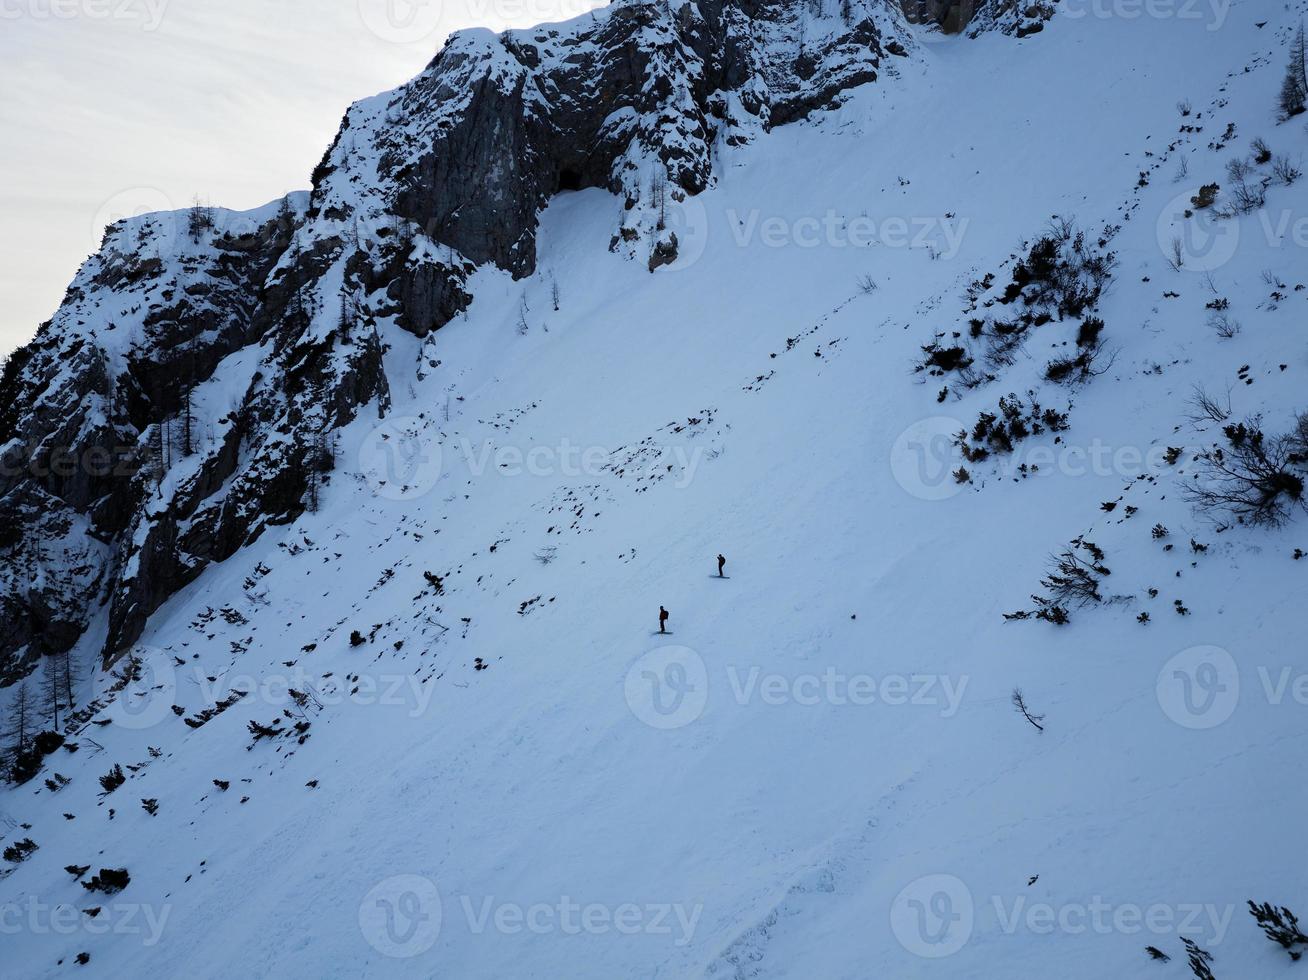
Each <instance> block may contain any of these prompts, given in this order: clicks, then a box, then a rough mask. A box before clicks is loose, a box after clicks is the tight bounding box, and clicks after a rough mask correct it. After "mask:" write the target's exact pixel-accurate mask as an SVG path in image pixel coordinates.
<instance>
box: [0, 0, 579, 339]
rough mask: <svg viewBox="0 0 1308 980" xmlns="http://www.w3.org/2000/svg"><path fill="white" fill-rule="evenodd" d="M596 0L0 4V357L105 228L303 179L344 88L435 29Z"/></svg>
mask: <svg viewBox="0 0 1308 980" xmlns="http://www.w3.org/2000/svg"><path fill="white" fill-rule="evenodd" d="M601 5H602V0H0V355H3V354H4V353H5V352H7V351H9V350H11V349H12V348H14V347H15V346H17V345H18V344H20V343H24V342H25V341H26V340H28V339H29V338H30V337H31V335H32V333H33V332H34V331H35V329H36V327H37V325H38V324H39V323H41V322H42V321H43V320H46V319H48V318H49V317H50V315H51V314H52V313H54V311H55V309H56V307H57V306H58V304H59V301H60V299H61V297H62V296H63V291H64V288H65V287H66V286H67V285H68V282H69V281H70V280H71V279H72V277H73V274H74V273H75V272H76V270H77V267H78V265H79V264H80V263H81V262H82V260H83V259H85V258H86V256H87V255H89V254H90V253H91V252H92V251H94V250H95V248H96V247H97V246H98V245H99V242H100V237H101V235H102V233H103V230H104V225H105V224H106V223H107V222H109V221H112V220H114V219H116V218H119V217H122V216H124V215H126V214H136V213H140V212H142V211H146V210H158V209H160V208H182V207H186V206H187V205H188V204H190V202H191V200H192V198H193V197H194V196H195V195H196V194H199V195H200V196H201V197H203V198H204V199H205V200H207V201H208V202H209V203H212V204H214V205H221V206H224V207H232V208H249V207H255V206H257V205H259V204H263V203H265V202H266V201H269V200H272V199H273V198H275V197H279V196H281V195H282V194H284V193H285V192H286V191H288V190H293V189H296V188H305V187H307V186H308V183H309V173H310V172H311V171H312V169H313V167H314V165H315V164H316V163H317V162H318V160H319V158H320V157H321V155H322V153H323V150H325V149H326V147H327V144H328V143H329V142H330V140H331V138H332V137H333V136H334V135H335V133H336V127H337V124H338V123H339V122H340V119H341V115H342V114H343V113H344V111H345V107H346V106H347V105H348V104H349V103H350V102H352V101H354V100H356V99H359V98H363V97H365V96H368V95H372V94H374V93H376V92H378V91H381V90H383V89H388V88H393V87H394V86H396V85H398V84H400V83H401V82H403V81H405V80H406V79H408V78H410V77H411V76H413V75H415V74H417V72H419V71H420V70H421V69H422V67H423V66H424V65H425V64H426V63H427V62H428V61H429V60H430V59H431V57H432V56H433V55H434V54H435V53H436V51H437V50H438V49H439V48H440V46H441V44H443V43H444V40H445V38H446V37H447V36H448V34H449V33H450V32H451V31H453V30H457V29H459V28H463V27H471V26H483V27H490V28H492V29H494V30H501V29H503V28H505V27H510V26H523V27H525V26H529V25H531V24H536V23H540V22H542V21H555V20H562V19H566V18H568V17H572V16H576V15H577V14H580V13H583V12H585V11H587V10H590V9H592V8H594V7H597V6H601Z"/></svg>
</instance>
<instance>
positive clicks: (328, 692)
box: [105, 646, 435, 731]
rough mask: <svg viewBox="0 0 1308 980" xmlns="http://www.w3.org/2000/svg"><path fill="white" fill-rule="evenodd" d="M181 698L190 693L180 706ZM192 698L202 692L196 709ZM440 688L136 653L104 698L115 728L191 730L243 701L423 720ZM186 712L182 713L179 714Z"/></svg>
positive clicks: (401, 676) (396, 678)
mask: <svg viewBox="0 0 1308 980" xmlns="http://www.w3.org/2000/svg"><path fill="white" fill-rule="evenodd" d="M179 692H185V697H183V700H186V701H187V704H186V705H185V706H184V707H183V706H182V705H179V704H178V700H179ZM190 692H198V693H199V695H200V697H199V700H198V702H197V701H195V700H194V699H193V698H192V697H191V696H190ZM434 694H435V688H434V687H431V686H428V685H425V684H423V683H422V680H421V679H420V678H419V677H418V676H416V675H415V674H412V673H403V672H395V673H388V672H378V673H372V672H370V671H369V670H368V669H367V668H362V669H356V670H353V671H351V673H350V676H349V679H348V681H347V679H345V678H343V677H336V676H331V677H325V678H324V677H323V676H321V675H317V676H311V675H310V673H309V672H308V671H306V670H305V669H304V668H303V667H302V666H300V665H299V664H298V663H297V664H295V665H294V666H293V667H291V668H288V669H286V670H283V671H270V672H267V673H263V674H259V675H257V676H256V675H255V674H249V673H241V672H239V671H231V672H229V673H226V674H221V675H210V674H207V673H206V672H205V671H204V669H203V668H202V667H201V666H200V665H199V664H197V663H188V662H186V661H182V660H180V658H175V657H173V655H172V654H169V653H167V652H165V651H163V650H159V649H157V648H153V647H141V646H138V647H137V648H136V649H135V650H133V651H132V653H131V654H130V655H129V656H128V657H126V658H125V659H124V660H123V661H121V662H120V664H119V666H118V668H117V673H116V680H115V682H114V683H112V684H111V685H110V686H109V689H108V691H107V692H106V696H111V697H112V700H111V701H110V703H109V705H108V706H107V707H106V708H105V716H106V717H107V718H108V719H109V721H110V722H112V723H113V724H115V725H118V726H119V727H121V728H125V729H128V730H132V731H143V730H145V729H148V728H154V727H155V726H156V725H159V724H161V723H163V722H165V721H167V720H169V719H172V718H182V719H185V720H187V721H188V722H189V723H190V724H192V725H193V726H198V724H203V723H205V722H207V721H208V720H209V719H210V718H212V717H213V716H214V715H215V714H217V713H219V712H221V711H225V710H227V708H229V707H231V706H233V705H234V704H236V703H237V702H239V701H250V700H252V701H253V702H256V703H258V704H261V705H265V706H270V707H274V708H277V709H285V710H290V711H293V712H295V713H297V714H302V715H305V716H306V717H307V716H312V715H316V714H318V713H319V712H321V711H322V710H323V709H324V708H330V707H335V706H337V705H342V704H350V705H355V706H359V707H366V708H382V709H387V710H391V711H397V712H403V713H404V715H405V717H408V718H418V717H421V716H422V715H423V714H425V713H426V711H427V709H428V708H429V707H430V706H431V700H432V697H433V696H434ZM179 709H180V711H179Z"/></svg>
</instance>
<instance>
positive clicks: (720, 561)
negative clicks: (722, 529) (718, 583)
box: [718, 555, 727, 578]
mask: <svg viewBox="0 0 1308 980" xmlns="http://www.w3.org/2000/svg"><path fill="white" fill-rule="evenodd" d="M726 564H727V560H726V559H725V558H723V557H722V556H721V555H718V578H726V576H725V575H723V574H722V569H723V568H725V567H726Z"/></svg>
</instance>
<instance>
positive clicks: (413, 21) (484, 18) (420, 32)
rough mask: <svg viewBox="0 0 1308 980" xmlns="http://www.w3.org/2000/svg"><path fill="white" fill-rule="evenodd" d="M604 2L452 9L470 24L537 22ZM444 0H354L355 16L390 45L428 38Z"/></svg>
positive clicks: (490, 1) (476, 2) (489, 0)
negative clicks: (355, 6) (356, 5)
mask: <svg viewBox="0 0 1308 980" xmlns="http://www.w3.org/2000/svg"><path fill="white" fill-rule="evenodd" d="M603 5H604V0H468V2H466V3H461V4H460V5H459V7H458V9H457V10H456V11H455V14H456V18H454V19H458V20H460V21H463V22H466V23H471V24H494V23H502V24H539V23H541V22H543V21H559V20H568V19H570V18H572V17H576V16H578V15H579V14H584V13H589V12H590V11H592V10H594V9H596V8H597V7H601V6H603ZM445 9H446V5H445V2H444V0H358V10H359V19H360V20H361V21H362V22H363V25H364V26H365V27H366V28H368V30H369V31H371V32H372V33H373V34H374V35H376V36H377V37H378V38H380V39H381V40H383V41H386V42H388V43H390V44H414V43H417V42H419V41H425V40H427V39H428V38H431V37H432V36H434V35H435V34H436V32H437V31H439V30H440V29H441V27H442V25H443V24H445V23H446V20H445V16H444V15H445Z"/></svg>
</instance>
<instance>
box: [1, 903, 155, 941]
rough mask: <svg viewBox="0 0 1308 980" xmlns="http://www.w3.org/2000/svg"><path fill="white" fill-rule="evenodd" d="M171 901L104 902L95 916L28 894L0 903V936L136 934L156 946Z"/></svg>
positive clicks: (71, 906)
mask: <svg viewBox="0 0 1308 980" xmlns="http://www.w3.org/2000/svg"><path fill="white" fill-rule="evenodd" d="M172 911H173V907H172V905H171V904H168V903H165V904H162V905H146V904H142V903H139V902H105V903H103V904H102V905H100V906H99V911H98V912H97V913H96V914H95V915H90V914H88V913H87V912H85V911H83V910H82V909H79V908H77V907H76V906H73V905H67V904H56V905H51V904H49V903H46V902H43V901H41V900H40V899H39V898H37V897H36V896H35V895H29V896H28V897H27V899H26V900H24V901H21V902H5V903H3V904H0V936H17V935H21V934H23V933H27V934H29V935H33V936H74V935H79V934H83V935H89V936H137V937H140V939H141V945H142V946H146V947H151V946H155V945H157V944H158V942H159V940H160V939H161V938H162V937H163V932H164V928H165V927H166V926H167V924H168V917H169V916H170V915H171V914H172Z"/></svg>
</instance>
